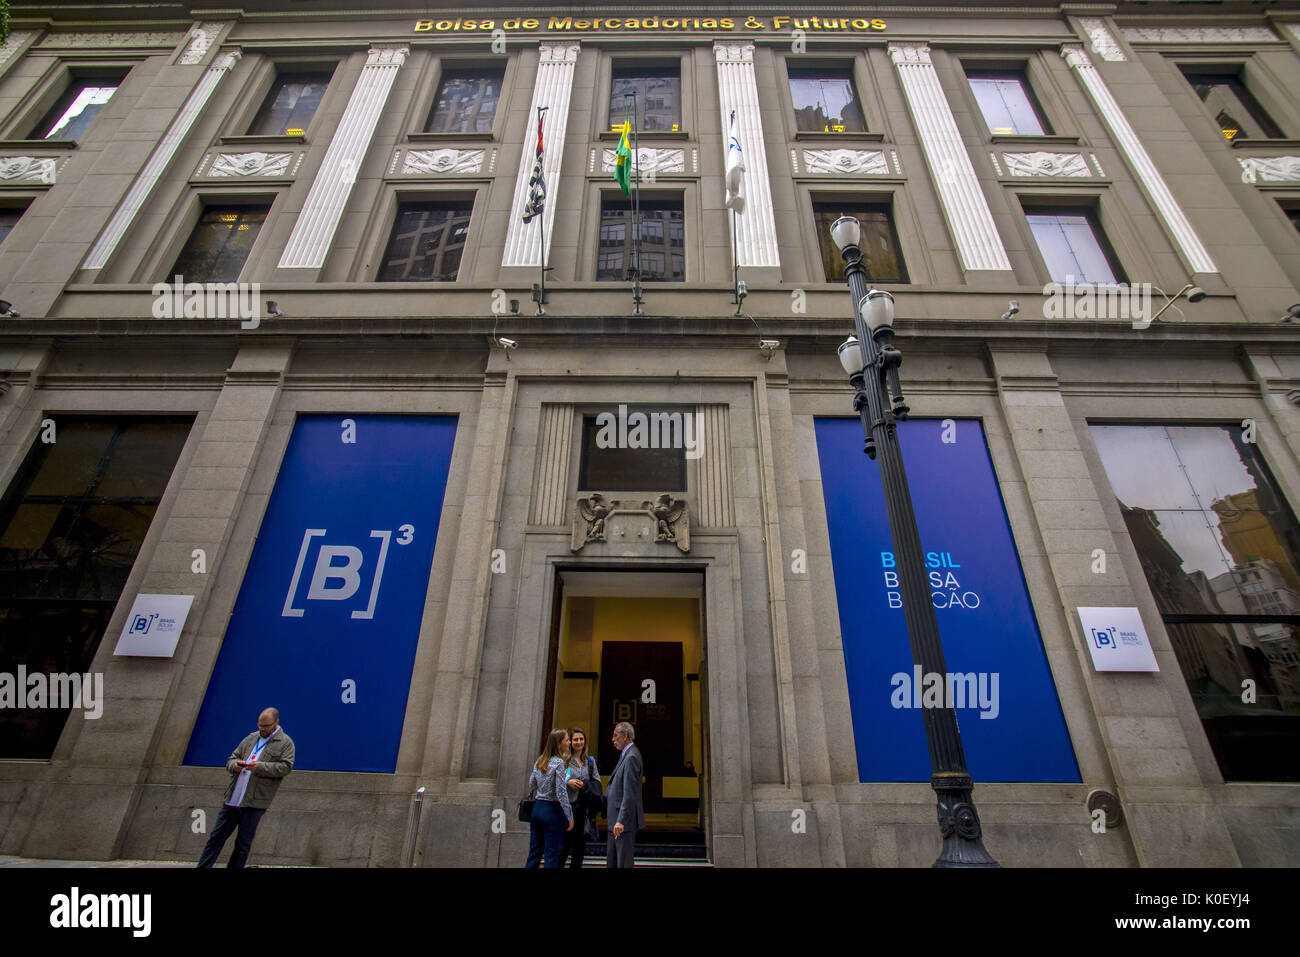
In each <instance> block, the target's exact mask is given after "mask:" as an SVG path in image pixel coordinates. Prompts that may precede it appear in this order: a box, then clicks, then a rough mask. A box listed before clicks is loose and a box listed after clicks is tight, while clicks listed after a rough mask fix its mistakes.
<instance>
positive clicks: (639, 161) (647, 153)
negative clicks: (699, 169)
mask: <svg viewBox="0 0 1300 957" xmlns="http://www.w3.org/2000/svg"><path fill="white" fill-rule="evenodd" d="M615 158H616V155H615V151H614V150H605V151H604V152H603V154H602V156H601V161H600V168H601V170H602V171H603V172H606V173H612V172H614V160H615ZM636 166H637V169H639V170H640V171H641V174H642V175H643V176H648V175H650V174H652V173H684V172H686V150H684V149H668V148H665V149H657V148H655V147H653V146H643V147H641V148H640V149H638V150H637V151H636Z"/></svg>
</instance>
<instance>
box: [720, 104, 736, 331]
mask: <svg viewBox="0 0 1300 957" xmlns="http://www.w3.org/2000/svg"><path fill="white" fill-rule="evenodd" d="M735 125H736V111H735V110H732V111H731V123H730V125H729V126H728V127H727V152H728V153H730V152H731V131H732V130H733V129H735ZM727 165H728V164H727V157H725V156H724V157H723V175H724V176H725V175H726V170H727ZM731 262H732V266H731V296H732V301H733V302H734V303H735V304H736V315H740V256H739V255H738V254H737V253H736V207H735V206H732V207H731Z"/></svg>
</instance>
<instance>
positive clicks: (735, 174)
mask: <svg viewBox="0 0 1300 957" xmlns="http://www.w3.org/2000/svg"><path fill="white" fill-rule="evenodd" d="M744 178H745V154H744V152H742V151H741V149H740V137H739V135H738V134H737V132H736V117H735V114H732V117H731V131H730V135H729V136H728V139H727V178H726V184H727V198H726V200H725V201H724V202H723V204H722V205H723V206H726V207H727V208H728V209H734V210H735V211H736V212H738V213H743V212H744V211H745V197H744V196H743V195H741V185H742V183H743V181H744Z"/></svg>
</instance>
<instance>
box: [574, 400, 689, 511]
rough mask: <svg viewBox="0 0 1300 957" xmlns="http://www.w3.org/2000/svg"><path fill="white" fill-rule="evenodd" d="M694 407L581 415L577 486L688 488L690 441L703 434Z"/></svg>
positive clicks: (600, 489) (609, 489)
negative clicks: (698, 426)
mask: <svg viewBox="0 0 1300 957" xmlns="http://www.w3.org/2000/svg"><path fill="white" fill-rule="evenodd" d="M694 413H695V409H694V408H682V409H667V408H653V409H652V408H648V407H647V408H640V407H637V406H631V407H629V406H621V407H616V408H612V409H609V410H608V412H602V413H601V414H600V415H599V416H596V415H587V416H584V417H583V419H582V464H581V467H580V469H579V472H578V487H579V488H580V489H582V490H584V491H592V492H631V491H642V492H644V491H655V492H684V491H686V452H687V446H690V447H692V448H695V445H696V443H698V442H700V441H701V437H700V436H699V435H697V434H696V431H695V415H694Z"/></svg>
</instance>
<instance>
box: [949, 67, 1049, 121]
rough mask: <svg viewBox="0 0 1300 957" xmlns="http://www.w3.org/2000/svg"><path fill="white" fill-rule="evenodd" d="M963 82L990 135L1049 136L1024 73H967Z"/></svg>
mask: <svg viewBox="0 0 1300 957" xmlns="http://www.w3.org/2000/svg"><path fill="white" fill-rule="evenodd" d="M966 78H967V81H968V82H969V83H970V88H971V92H972V93H974V94H975V101H976V102H977V103H979V106H980V112H981V113H983V114H984V122H985V123H987V124H988V128H989V132H990V133H992V134H993V135H995V136H1011V135H1015V136H1044V135H1047V134H1049V133H1051V132H1052V128H1051V127H1050V126H1048V125H1047V121H1046V120H1045V119H1044V118H1043V112H1042V110H1041V109H1040V108H1039V106H1038V101H1037V100H1036V99H1035V98H1034V92H1033V90H1031V89H1030V87H1029V80H1028V79H1027V78H1026V77H1025V74H1024V73H1022V72H1020V71H1019V70H967V71H966Z"/></svg>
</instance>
